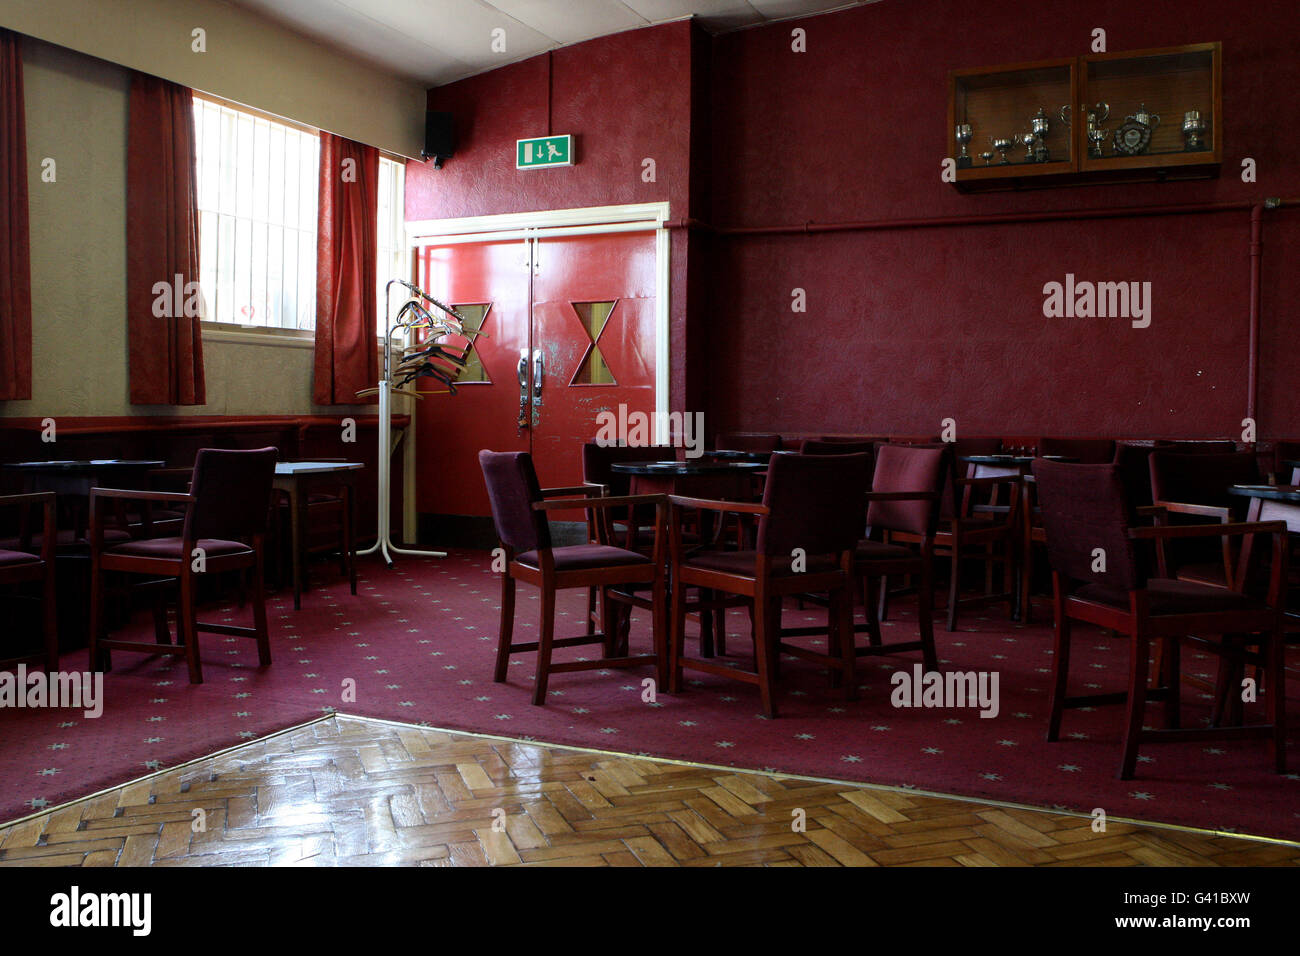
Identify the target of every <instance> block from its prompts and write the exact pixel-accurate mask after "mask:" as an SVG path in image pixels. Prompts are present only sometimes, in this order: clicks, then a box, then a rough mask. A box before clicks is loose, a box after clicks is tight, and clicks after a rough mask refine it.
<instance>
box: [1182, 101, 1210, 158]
mask: <svg viewBox="0 0 1300 956" xmlns="http://www.w3.org/2000/svg"><path fill="white" fill-rule="evenodd" d="M1208 128H1209V127H1208V126H1207V125H1206V123H1205V120H1203V119H1201V111H1200V110H1188V111H1187V112H1186V113H1184V114H1183V142H1184V143H1185V144H1186V148H1187V151H1188V152H1189V153H1199V152H1201V151H1202V150H1204V149H1205V148H1206V146H1205V140H1203V139H1201V134H1203V133H1204V132H1205V131H1206V129H1208Z"/></svg>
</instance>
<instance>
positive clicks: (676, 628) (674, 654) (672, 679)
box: [668, 580, 686, 694]
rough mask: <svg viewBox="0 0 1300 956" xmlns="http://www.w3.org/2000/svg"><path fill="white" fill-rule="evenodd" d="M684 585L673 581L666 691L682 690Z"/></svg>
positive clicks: (684, 647)
mask: <svg viewBox="0 0 1300 956" xmlns="http://www.w3.org/2000/svg"><path fill="white" fill-rule="evenodd" d="M685 592H686V585H684V584H682V582H681V581H678V580H674V581H673V592H672V602H671V603H672V620H671V621H670V622H669V624H670V629H669V634H668V693H670V694H679V693H681V690H682V655H683V653H684V652H685V650H686V593H685Z"/></svg>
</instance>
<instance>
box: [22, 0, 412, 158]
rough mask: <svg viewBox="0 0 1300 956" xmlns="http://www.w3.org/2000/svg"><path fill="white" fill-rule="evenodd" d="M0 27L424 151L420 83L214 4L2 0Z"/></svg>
mask: <svg viewBox="0 0 1300 956" xmlns="http://www.w3.org/2000/svg"><path fill="white" fill-rule="evenodd" d="M0 26H4V27H8V28H9V29H10V30H14V31H16V32H18V33H22V34H25V35H27V36H31V37H38V38H40V39H42V40H47V41H49V42H50V43H57V44H58V45H59V46H63V47H67V48H68V49H71V50H77V51H79V52H81V53H87V54H89V55H91V56H95V57H98V58H100V59H103V60H108V61H109V62H111V63H117V64H120V65H122V66H127V67H130V68H131V69H134V70H141V71H143V72H145V73H152V74H154V75H155V76H161V77H163V78H164V79H168V80H171V81H173V82H175V83H180V84H181V85H183V86H188V87H191V88H192V89H196V90H201V91H203V92H206V93H214V94H216V95H218V96H223V97H225V98H227V99H230V100H234V101H235V102H238V103H243V104H245V105H247V106H255V107H257V108H258V109H261V110H266V111H267V112H270V113H276V114H278V115H280V116H285V117H288V118H290V119H294V120H297V121H298V122H300V123H307V124H309V125H311V126H315V127H317V128H318V129H325V130H329V131H330V132H331V133H336V134H338V135H340V136H346V137H348V138H349V139H355V140H358V141H359V142H363V143H369V144H370V145H372V146H378V147H379V148H381V149H386V150H388V151H390V152H393V153H397V154H399V155H402V156H407V157H410V158H412V159H414V158H417V157H419V155H420V148H421V146H422V145H423V143H424V112H425V102H426V93H425V90H424V89H423V88H422V87H421V86H420V85H419V84H417V83H412V82H410V81H407V80H403V79H400V78H398V77H396V76H393V75H391V74H388V73H385V72H383V71H382V70H380V69H377V68H375V67H373V66H371V65H369V64H365V63H361V62H360V61H358V60H354V59H351V58H349V57H346V56H344V55H342V54H340V53H337V52H335V51H332V50H330V49H328V48H327V47H324V46H322V45H321V44H319V43H317V42H316V41H314V40H310V39H308V38H306V37H304V36H301V35H300V34H297V33H294V32H292V31H290V30H287V29H285V28H284V27H281V26H279V25H277V24H273V23H270V22H269V21H267V20H264V19H262V18H261V17H258V16H257V15H255V14H253V13H250V12H248V11H246V10H242V9H240V8H238V7H235V6H232V5H231V4H229V3H225V2H221V0H3V2H2V3H0ZM196 27H201V28H202V29H203V30H204V31H206V47H207V49H206V52H204V53H195V52H193V50H192V49H191V31H192V30H194V29H195V28H196Z"/></svg>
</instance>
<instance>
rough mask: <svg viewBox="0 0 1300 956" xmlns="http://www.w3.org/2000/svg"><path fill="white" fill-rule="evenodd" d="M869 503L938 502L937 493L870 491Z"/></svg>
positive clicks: (867, 496) (868, 494) (868, 495)
mask: <svg viewBox="0 0 1300 956" xmlns="http://www.w3.org/2000/svg"><path fill="white" fill-rule="evenodd" d="M866 498H867V501H937V500H939V492H937V491H868V492H867V494H866Z"/></svg>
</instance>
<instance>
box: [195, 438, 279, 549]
mask: <svg viewBox="0 0 1300 956" xmlns="http://www.w3.org/2000/svg"><path fill="white" fill-rule="evenodd" d="M279 457H280V450H279V449H278V448H250V449H246V450H234V449H224V448H201V449H199V451H198V453H197V454H196V455H195V456H194V477H193V479H192V480H191V482H190V494H191V495H193V496H194V506H193V507H192V508H191V509H190V512H189V515H188V517H186V519H185V528H184V531H183V534H184V535H185V537H186V539H187V540H191V541H194V540H198V539H199V538H222V539H226V540H229V539H240V538H246V537H248V536H249V535H254V534H263V533H265V532H266V527H267V520H268V518H269V516H270V513H271V483H272V481H273V480H274V479H275V463H276V461H277V460H278V459H279Z"/></svg>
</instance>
